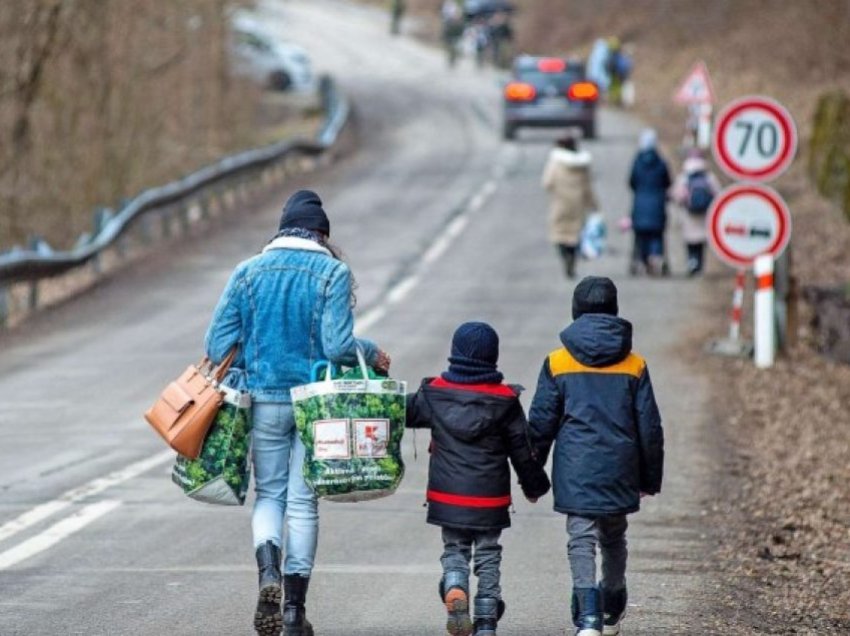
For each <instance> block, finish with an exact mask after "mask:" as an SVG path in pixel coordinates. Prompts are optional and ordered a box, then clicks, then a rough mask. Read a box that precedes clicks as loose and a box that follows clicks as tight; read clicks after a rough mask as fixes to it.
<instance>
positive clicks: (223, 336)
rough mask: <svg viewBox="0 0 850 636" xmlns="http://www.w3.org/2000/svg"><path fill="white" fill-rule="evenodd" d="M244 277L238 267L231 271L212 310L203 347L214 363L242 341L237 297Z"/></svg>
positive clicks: (240, 291)
mask: <svg viewBox="0 0 850 636" xmlns="http://www.w3.org/2000/svg"><path fill="white" fill-rule="evenodd" d="M244 284H245V283H244V279H243V277H242V274H241V272H240V270H239V269H237V270H236V271H234V272H233V274H232V275H231V277H230V280H229V281H228V282H227V286H226V287H225V288H224V292H223V293H222V294H221V298H219V300H218V305H216V308H215V311H214V312H213V317H212V320H211V321H210V326H209V328H208V329H207V335H206V338H205V339H204V349H205V350H206V353H207V356H208V357H209V358H210V360H212V361H213V363H214V364H218V363H219V362H221V361H222V360H224V358H225V357H226V356H227V354H228V353H230V350H231V349H232V348H233V347H234V345H237V344H239V343H240V342H241V341H242V316H241V314H240V311H239V307H240V302H239V298H240V296H241V294H242V293H243V291H244V289H243V287H244Z"/></svg>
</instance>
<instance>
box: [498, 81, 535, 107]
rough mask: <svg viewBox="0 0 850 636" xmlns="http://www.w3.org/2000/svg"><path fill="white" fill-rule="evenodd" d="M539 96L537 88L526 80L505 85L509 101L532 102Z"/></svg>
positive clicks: (506, 96)
mask: <svg viewBox="0 0 850 636" xmlns="http://www.w3.org/2000/svg"><path fill="white" fill-rule="evenodd" d="M535 97H537V89H536V88H534V86H532V85H531V84H526V83H525V82H511V83H510V84H508V85H507V86H505V99H507V100H508V101H509V102H530V101H531V100H533V99H534V98H535Z"/></svg>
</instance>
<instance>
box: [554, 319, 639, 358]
mask: <svg viewBox="0 0 850 636" xmlns="http://www.w3.org/2000/svg"><path fill="white" fill-rule="evenodd" d="M561 342H562V343H563V344H564V346H565V347H566V348H567V351H569V352H570V354H571V355H572V356H573V357H574V358H575V359H576V360H578V361H579V362H581V363H582V364H584V365H587V366H589V367H607V366H610V365H612V364H617V363H618V362H621V361H623V360H625V359H626V357H627V356H628V355H629V354H630V353H631V352H632V323H630V322H629V321H628V320H623V319H622V318H619V317H617V316H611V315H608V314H584V315H583V316H581V317H580V318H579V319H578V320H576V321H575V322H573V323H572V324H571V325H570V326H569V327H567V328H566V329H564V330H563V331H562V332H561Z"/></svg>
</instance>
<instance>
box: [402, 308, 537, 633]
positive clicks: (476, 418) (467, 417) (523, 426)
mask: <svg viewBox="0 0 850 636" xmlns="http://www.w3.org/2000/svg"><path fill="white" fill-rule="evenodd" d="M498 358H499V336H498V335H497V334H496V332H495V331H494V330H493V328H492V327H490V326H489V325H487V324H485V323H481V322H468V323H464V324H462V325H461V326H460V327H458V329H457V331H455V334H454V338H453V339H452V352H451V356H450V357H449V363H450V364H449V369H448V371H446V372H444V373H443V374H442V375H441V376H440V377H438V378H425V379H424V380H423V381H422V385H421V387H420V388H419V390H418V391H417V392H416V393H415V394H413V395H411V396H409V398H408V409H407V426H408V427H411V428H430V429H431V463H430V467H429V471H428V523H431V524H434V525H437V526H441V527H442V529H443V545H444V552H443V556H442V558H441V563H442V566H443V578H442V580H441V581H440V596H441V598H442V600H443V602H444V603H445V604H446V609H447V611H448V619H447V623H446V629H447V631H448V633H449V634H452V636H469V634H471V633H472V630H473V623H472V620H471V619H470V616H469V561H470V558H472V559H473V561H474V567H475V573H476V574H477V576H478V590H477V594H476V597H475V623H474V629H475V634H476V635H477V636H495V634H496V623H497V622H498V620H499V618H501V615H502V613H503V612H504V603H503V602H502V598H501V587H500V584H499V580H500V573H499V566H500V564H501V559H502V546H501V545H500V544H499V537H500V535H501V532H502V530H503V529H504V528H508V527H510V525H511V520H510V515H509V513H508V508H509V507H510V504H511V472H510V467H509V466H508V458H510V461H511V463H512V464H513V466H514V469H515V470H516V472H517V474H518V475H519V478H520V484H521V486H522V490H523V492H524V493H525V496H526V497H527V498H528V499H529V500H530V501H536V500H537V498H538V497H541V496H543V495H544V494H546V493H547V492H548V490H549V479H548V477H547V476H546V473H545V471H544V470H543V469H542V468H541V467H540V464H539V463H538V462H537V461H536V460H535V457H534V453H533V451H532V449H531V445H530V442H529V440H528V434H527V426H528V424H527V422H526V419H525V413H524V411H523V409H522V405H521V404H520V401H519V394H520V391H521V390H522V389H521V387H516V386H509V385H506V384H503V383H502V380H503V376H502V374H501V373H500V372H499V371H498V370H497V369H496V364H497V362H498ZM473 548H474V554H473Z"/></svg>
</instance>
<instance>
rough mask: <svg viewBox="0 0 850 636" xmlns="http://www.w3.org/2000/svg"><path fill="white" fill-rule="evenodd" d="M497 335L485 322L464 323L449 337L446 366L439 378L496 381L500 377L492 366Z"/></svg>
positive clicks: (496, 349) (467, 381)
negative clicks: (450, 338) (450, 351)
mask: <svg viewBox="0 0 850 636" xmlns="http://www.w3.org/2000/svg"><path fill="white" fill-rule="evenodd" d="M498 361H499V334H497V333H496V330H495V329H493V327H491V326H490V325H488V324H487V323H486V322H465V323H463V324H462V325H461V326H460V327H458V328H457V329H456V330H455V333H454V336H453V337H452V354H451V355H450V356H449V369H448V371H444V372H443V374H442V377H443V379H444V380H446V381H448V382H457V383H460V384H498V383H499V382H501V381H502V380H503V379H504V377H503V376H502V374H501V373H500V372H499V371H498V370H497V369H496V364H497V363H498Z"/></svg>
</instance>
